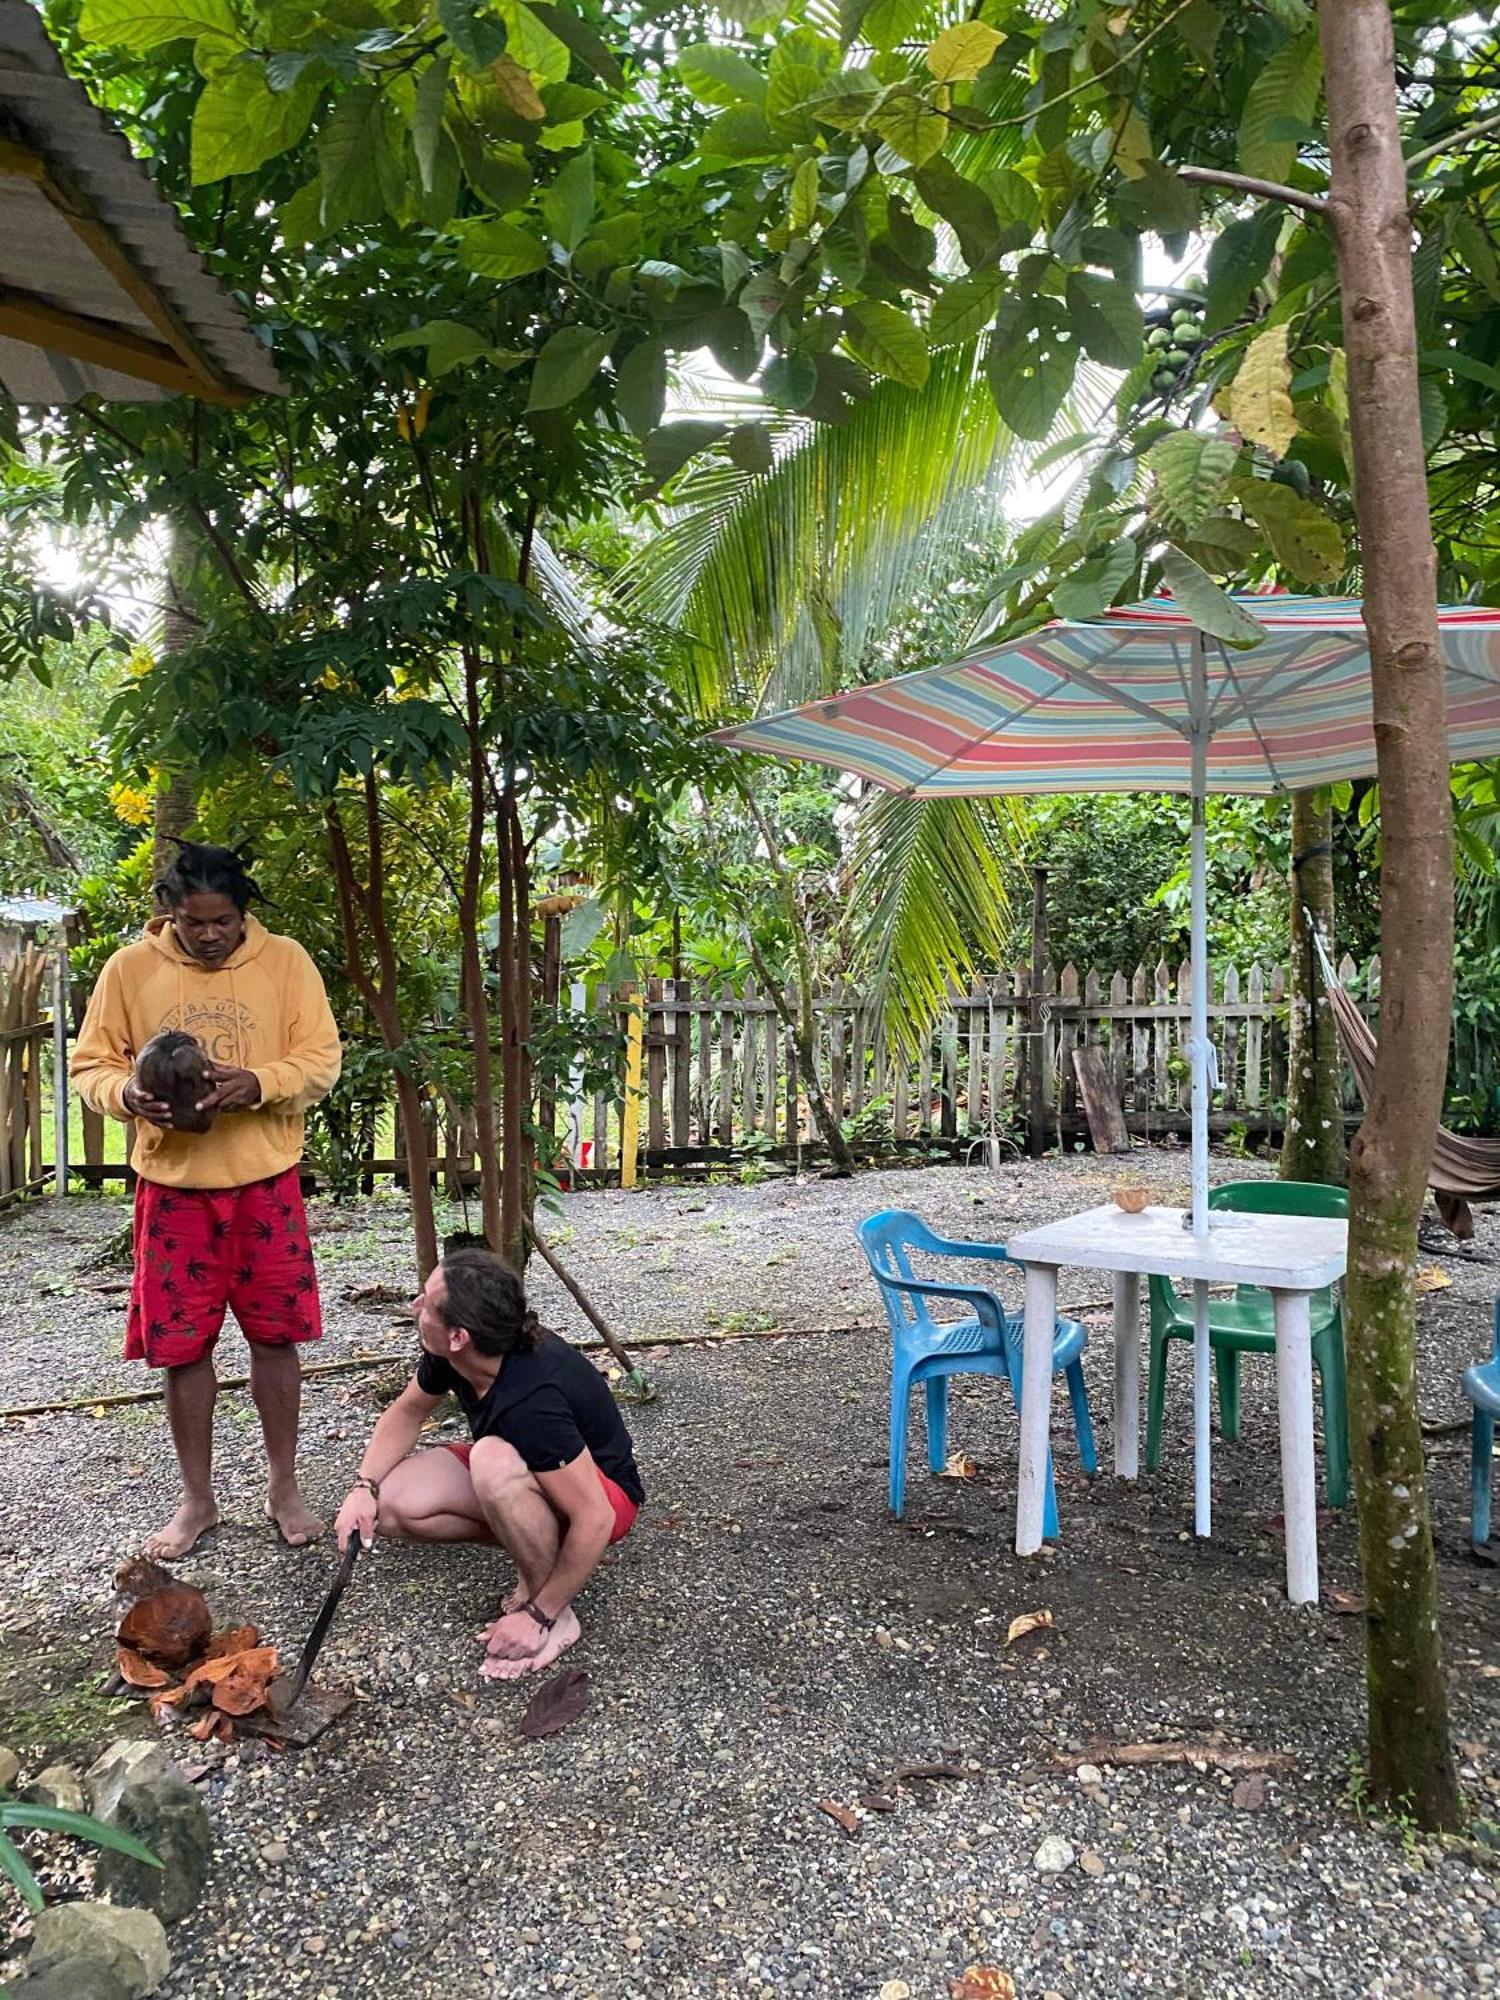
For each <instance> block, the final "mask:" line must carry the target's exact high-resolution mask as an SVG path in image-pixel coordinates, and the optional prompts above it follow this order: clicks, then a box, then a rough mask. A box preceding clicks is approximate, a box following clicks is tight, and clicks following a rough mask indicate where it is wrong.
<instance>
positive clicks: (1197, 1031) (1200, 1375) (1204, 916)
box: [1188, 632, 1213, 1536]
mask: <svg viewBox="0 0 1500 2000" xmlns="http://www.w3.org/2000/svg"><path fill="white" fill-rule="evenodd" d="M1190 693H1191V708H1192V718H1193V733H1192V737H1191V739H1190V748H1191V751H1192V781H1193V830H1192V867H1191V877H1192V942H1191V948H1190V960H1191V966H1192V1002H1191V1004H1192V1032H1191V1037H1190V1040H1189V1043H1188V1055H1189V1058H1190V1060H1191V1064H1192V1112H1193V1237H1194V1240H1195V1242H1196V1243H1199V1244H1201V1243H1203V1242H1204V1241H1205V1240H1206V1239H1207V1236H1208V1091H1209V1073H1210V1065H1211V1055H1210V1046H1209V1040H1208V827H1207V822H1206V814H1207V805H1208V736H1209V726H1210V725H1209V720H1208V669H1207V662H1206V660H1205V658H1204V644H1203V634H1202V633H1201V632H1195V633H1194V634H1193V654H1192V677H1191V686H1190ZM1212 1381H1213V1369H1212V1367H1211V1366H1210V1355H1209V1340H1208V1286H1207V1284H1206V1283H1203V1282H1201V1281H1200V1282H1197V1283H1195V1284H1194V1286H1193V1528H1194V1532H1195V1533H1197V1534H1199V1535H1203V1536H1207V1535H1208V1534H1209V1533H1210V1532H1211V1526H1212V1518H1213V1446H1212V1442H1211V1437H1212V1428H1211V1427H1212V1414H1211V1410H1210V1403H1209V1397H1210V1387H1211V1384H1212Z"/></svg>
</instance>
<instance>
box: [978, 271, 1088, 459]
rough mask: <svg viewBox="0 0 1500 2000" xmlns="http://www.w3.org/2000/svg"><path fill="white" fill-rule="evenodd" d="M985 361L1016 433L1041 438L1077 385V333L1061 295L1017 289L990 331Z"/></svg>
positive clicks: (1003, 413) (995, 393) (1000, 407)
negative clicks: (1054, 297)
mask: <svg viewBox="0 0 1500 2000" xmlns="http://www.w3.org/2000/svg"><path fill="white" fill-rule="evenodd" d="M986 367H987V371H988V375H989V383H990V390H991V393H992V394H993V396H994V398H995V406H996V408H997V409H998V410H999V412H1000V414H1001V416H1002V417H1004V419H1005V421H1006V422H1007V423H1008V424H1009V425H1010V427H1011V429H1012V430H1013V431H1014V432H1015V434H1016V436H1017V437H1022V438H1030V439H1031V440H1033V441H1034V442H1035V443H1038V444H1040V443H1042V442H1043V441H1044V440H1045V439H1046V437H1047V435H1048V433H1049V432H1050V431H1051V429H1052V426H1053V424H1054V423H1055V422H1056V420H1057V413H1058V411H1059V410H1061V408H1062V406H1063V404H1064V403H1065V402H1066V401H1067V398H1068V391H1069V390H1070V389H1071V388H1072V386H1073V377H1074V374H1075V373H1076V371H1077V367H1078V335H1077V333H1076V331H1075V329H1074V327H1073V325H1072V322H1071V320H1070V319H1069V317H1068V315H1067V313H1066V312H1065V311H1064V309H1063V308H1062V307H1061V306H1059V305H1058V304H1057V303H1056V301H1054V300H1052V299H1049V298H1046V297H1044V296H1042V295H1041V294H1038V295H1037V296H1036V297H1035V298H1028V297H1026V296H1025V295H1024V294H1022V293H1017V292H1012V293H1011V295H1010V297H1009V298H1008V299H1007V300H1006V301H1005V303H1004V305H1002V306H1001V308H1000V312H999V316H998V317H997V319H996V321H995V330H994V332H993V333H992V334H991V335H990V345H989V355H988V359H987V363H986Z"/></svg>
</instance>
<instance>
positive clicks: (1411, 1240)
mask: <svg viewBox="0 0 1500 2000" xmlns="http://www.w3.org/2000/svg"><path fill="white" fill-rule="evenodd" d="M1318 31H1319V36H1320V38H1321V41H1322V47H1323V67H1324V73H1325V76H1326V78H1327V91H1328V129H1329V148H1330V155H1331V160H1332V185H1331V189H1330V195H1329V208H1328V217H1329V222H1330V224H1331V226H1332V230H1333V235H1334V241H1335V244H1336V247H1337V251H1338V265H1339V286H1340V291H1341V294H1342V300H1343V322H1344V338H1345V343H1346V349H1347V355H1348V365H1349V423H1350V432H1351V436H1352V440H1353V453H1354V467H1353V471H1354V480H1355V496H1356V519H1357V522H1358V527H1359V537H1360V553H1361V559H1362V565H1363V569H1364V574H1365V578H1366V595H1365V610H1364V616H1365V624H1366V627H1367V629H1368V632H1369V636H1370V653H1371V679H1372V684H1373V708H1374V722H1375V742H1376V753H1377V759H1378V772H1379V779H1380V799H1381V817H1382V834H1383V858H1382V864H1381V876H1380V888H1381V924H1380V946H1381V974H1382V1005H1381V1019H1380V1052H1379V1055H1378V1057H1377V1059H1376V1065H1375V1077H1374V1085H1373V1088H1372V1090H1371V1093H1370V1103H1369V1110H1368V1112H1367V1114H1366V1117H1365V1121H1364V1124H1363V1125H1362V1126H1361V1128H1360V1130H1359V1132H1358V1133H1357V1135H1356V1136H1355V1139H1354V1143H1353V1145H1352V1147H1351V1149H1350V1191H1351V1195H1352V1201H1351V1213H1350V1230H1349V1279H1348V1288H1347V1319H1346V1339H1347V1343H1348V1357H1349V1392H1350V1430H1351V1445H1352V1449H1353V1462H1354V1477H1355V1490H1356V1493H1357V1495H1358V1500H1359V1533H1360V1556H1361V1561H1362V1565H1363V1569H1364V1582H1365V1598H1366V1603H1367V1606H1368V1616H1367V1620H1366V1678H1367V1685H1368V1693H1369V1739H1370V1774H1369V1775H1370V1789H1371V1792H1372V1794H1373V1795H1374V1796H1375V1797H1376V1798H1377V1799H1379V1800H1381V1801H1384V1802H1386V1803H1389V1804H1393V1805H1395V1804H1399V1805H1402V1806H1403V1807H1404V1808H1405V1809H1406V1810H1408V1811H1410V1812H1411V1813H1412V1814H1414V1815H1415V1817H1416V1819H1417V1820H1418V1822H1419V1823H1420V1824H1421V1825H1422V1826H1424V1827H1429V1828H1435V1829H1436V1828H1449V1827H1454V1826H1456V1825H1458V1824H1459V1822H1460V1819H1461V1809H1460V1805H1459V1797H1458V1785H1457V1778H1456V1774H1455V1771H1454V1764H1453V1753H1452V1747H1451V1745H1450V1742H1449V1736H1448V1704H1447V1692H1446V1688H1445V1685H1444V1679H1443V1656H1442V1644H1441V1640H1440V1637H1439V1632H1438V1621H1437V1574H1436V1567H1435V1564H1434V1560H1433V1548H1432V1526H1431V1521H1430V1518H1429V1514H1428V1505H1427V1480H1426V1464H1425V1461H1424V1458H1423V1452H1422V1433H1421V1426H1420V1421H1419V1418H1418V1413H1417V1399H1416V1291H1415V1284H1414V1277H1415V1271H1416V1252H1417V1221H1418V1217H1419V1215H1420V1213H1421V1207H1422V1196H1423V1190H1424V1188H1425V1185H1426V1179H1427V1169H1428V1166H1429V1164H1430V1163H1431V1159H1432V1146H1433V1140H1434V1137H1435V1135H1436V1132H1437V1124H1438V1118H1439V1115H1440V1112H1441V1106H1442V1094H1443V1079H1444V1073H1445V1070H1446V1067H1447V1059H1448V1033H1449V1010H1450V1005H1451V998H1452V985H1453V971H1452V966H1453V858H1452V845H1453V828H1452V817H1451V809H1450V802H1449V792H1448V746H1447V732H1446V720H1445V713H1444V701H1443V674H1442V663H1441V655H1440V652H1439V641H1438V624H1437V564H1436V558H1435V554H1434V551H1433V544H1432V531H1431V525H1430V520H1429V515H1428V506H1427V482H1426V469H1425V462H1424V453H1423V448H1422V434H1421V423H1420V419H1419V415H1418V393H1417V388H1418V385H1417V344H1416V322H1415V314H1414V311H1413V305H1412V274H1411V252H1412V226H1411V217H1410V212H1409V205H1408V194H1407V185H1406V171H1405V166H1404V163H1403V160H1402V153H1401V133H1400V126H1399V122H1398V118H1397V104H1396V81H1395V58H1394V38H1393V35H1392V29H1391V17H1390V12H1389V9H1388V8H1387V6H1386V5H1385V0H1321V4H1320V5H1319V8H1318Z"/></svg>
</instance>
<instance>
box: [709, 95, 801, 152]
mask: <svg viewBox="0 0 1500 2000" xmlns="http://www.w3.org/2000/svg"><path fill="white" fill-rule="evenodd" d="M702 146H703V151H704V153H705V155H707V156H709V157H712V156H714V155H717V156H718V157H719V158H721V159H725V160H773V159H775V158H776V157H777V156H778V154H779V153H780V151H781V148H780V146H779V145H778V144H777V141H776V139H775V138H774V137H773V135H772V132H771V127H770V125H769V123H768V122H767V119H766V114H765V113H764V111H762V110H761V109H760V107H759V106H758V105H754V104H731V105H730V107H729V109H728V110H727V111H721V112H720V113H719V115H718V117H717V118H715V119H713V120H712V122H711V123H710V124H709V126H708V128H707V129H706V131H705V132H704V134H703V140H702Z"/></svg>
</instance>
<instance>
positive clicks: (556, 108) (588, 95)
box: [542, 83, 609, 151]
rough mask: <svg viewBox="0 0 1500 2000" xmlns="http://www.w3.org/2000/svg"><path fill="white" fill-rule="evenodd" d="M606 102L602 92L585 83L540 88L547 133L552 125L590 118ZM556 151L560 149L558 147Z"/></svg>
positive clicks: (579, 121)
mask: <svg viewBox="0 0 1500 2000" xmlns="http://www.w3.org/2000/svg"><path fill="white" fill-rule="evenodd" d="M608 102H609V99H608V98H607V97H606V96H605V94H604V92H603V91H602V90H595V89H594V88H593V87H592V85H590V84H586V83H549V84H545V85H544V86H543V88H542V103H543V104H544V105H545V106H546V108H547V127H548V131H549V133H550V131H551V128H552V127H553V126H554V125H574V124H579V123H581V122H582V120H584V119H585V118H592V117H593V115H594V113H595V112H596V111H597V110H598V109H599V108H600V106H601V105H604V104H607V103H608ZM548 143H550V141H549V142H548ZM557 150H558V151H561V150H562V149H561V148H560V147H559V148H557Z"/></svg>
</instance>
